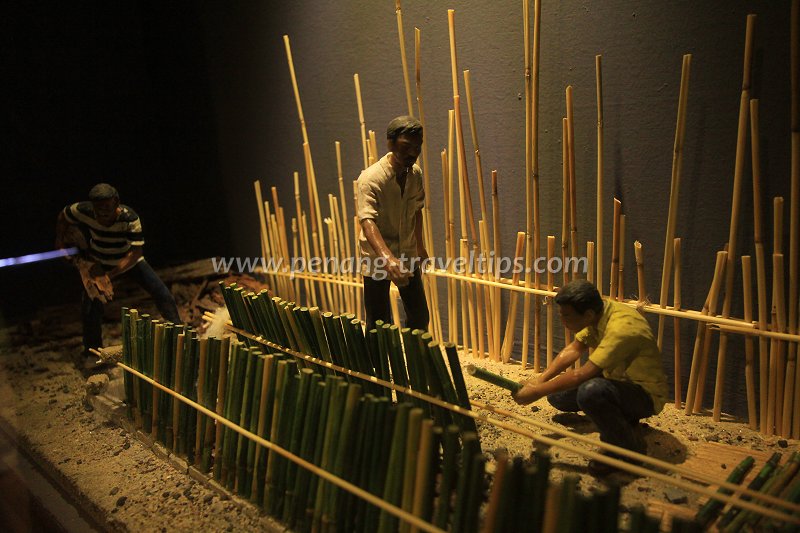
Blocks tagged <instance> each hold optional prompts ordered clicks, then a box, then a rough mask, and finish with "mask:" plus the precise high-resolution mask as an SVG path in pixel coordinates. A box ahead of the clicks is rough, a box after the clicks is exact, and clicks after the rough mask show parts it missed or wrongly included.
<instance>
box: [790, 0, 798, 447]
mask: <svg viewBox="0 0 800 533" xmlns="http://www.w3.org/2000/svg"><path fill="white" fill-rule="evenodd" d="M790 27H791V30H790V38H789V40H790V44H789V49H790V53H789V56H790V65H791V66H790V73H789V74H790V79H791V95H792V96H791V98H792V99H791V137H792V144H791V146H792V159H791V169H792V170H791V178H790V179H791V191H790V195H791V200H790V204H789V209H790V213H791V214H790V217H789V218H790V220H789V226H790V229H789V332H790V333H798V332H800V317H798V314H800V312H798V300H800V294H798V283H799V282H798V279H797V276H798V261H800V257H798V254H800V249H798V248H800V215H799V214H798V211H800V72H798V65H797V63H798V61H799V60H800V29H798V28H800V1H799V0H792V8H791V14H790ZM798 355H800V345H798V344H797V343H792V344H789V358H790V359H794V360H796V359H797V356H798ZM794 380H795V382H794V391H795V398H794V404H793V409H792V438H794V439H797V438H800V394H799V393H800V365H796V367H795V376H794Z"/></svg>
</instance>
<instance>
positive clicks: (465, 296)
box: [458, 238, 475, 356]
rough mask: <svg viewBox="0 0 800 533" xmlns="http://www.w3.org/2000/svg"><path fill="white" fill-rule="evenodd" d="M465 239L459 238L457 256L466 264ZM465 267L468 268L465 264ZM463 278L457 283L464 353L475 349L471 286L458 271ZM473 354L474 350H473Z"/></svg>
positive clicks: (462, 273)
mask: <svg viewBox="0 0 800 533" xmlns="http://www.w3.org/2000/svg"><path fill="white" fill-rule="evenodd" d="M466 241H467V239H465V238H462V239H461V240H459V242H458V244H459V252H458V254H459V255H458V257H459V259H460V260H461V264H462V265H466V264H467V242H466ZM465 268H468V267H466V266H465ZM460 274H461V275H462V276H463V277H464V278H465V279H464V280H463V281H462V282H461V283H459V290H460V292H461V331H462V332H463V337H462V344H463V345H464V355H466V354H467V353H469V352H470V351H474V350H475V342H474V341H475V328H474V327H473V325H474V323H475V309H474V308H473V305H472V286H471V285H470V284H469V283H467V279H466V278H467V276H466V275H465V274H464V272H461V273H460ZM473 356H474V352H473Z"/></svg>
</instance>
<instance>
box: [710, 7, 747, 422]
mask: <svg viewBox="0 0 800 533" xmlns="http://www.w3.org/2000/svg"><path fill="white" fill-rule="evenodd" d="M755 20H756V16H755V15H747V28H746V32H745V50H744V67H743V75H742V95H741V98H740V100H739V126H738V133H737V138H736V162H735V168H734V172H733V201H732V204H731V223H730V232H729V234H728V264H727V266H726V267H725V292H724V294H725V299H724V300H723V302H722V316H723V317H725V318H728V317H729V316H730V311H731V297H732V293H733V278H734V272H735V267H736V261H735V256H736V252H737V249H736V246H737V238H738V228H739V206H740V202H741V182H742V175H743V174H744V163H745V149H746V148H745V144H746V142H747V120H748V111H749V102H750V64H751V58H752V54H753V26H754V24H755ZM727 348H728V336H727V334H725V333H720V336H719V350H718V352H717V387H721V386H724V380H723V375H724V371H725V364H726V358H727ZM721 403H722V391H720V392H719V393H717V392H716V390H715V393H714V410H713V415H712V416H713V419H714V421H716V422H718V421H719V419H720V412H721V408H722V405H721Z"/></svg>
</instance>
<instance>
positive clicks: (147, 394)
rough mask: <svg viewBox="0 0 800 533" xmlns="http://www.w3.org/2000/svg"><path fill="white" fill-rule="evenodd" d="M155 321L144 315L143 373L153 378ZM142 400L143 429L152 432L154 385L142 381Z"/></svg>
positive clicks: (145, 431)
mask: <svg viewBox="0 0 800 533" xmlns="http://www.w3.org/2000/svg"><path fill="white" fill-rule="evenodd" d="M153 329H154V324H153V321H152V320H150V315H147V314H145V315H142V345H143V348H142V361H141V362H142V366H141V371H142V373H143V374H144V375H145V376H147V377H149V378H153V377H154V376H153ZM140 386H141V392H140V397H141V400H142V431H143V432H144V433H150V432H151V431H152V429H153V386H152V385H150V384H149V383H147V382H145V381H140Z"/></svg>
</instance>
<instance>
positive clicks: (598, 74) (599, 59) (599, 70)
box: [594, 54, 604, 294]
mask: <svg viewBox="0 0 800 533" xmlns="http://www.w3.org/2000/svg"><path fill="white" fill-rule="evenodd" d="M594 65H595V84H596V87H597V89H596V90H597V219H596V222H595V226H596V228H595V229H596V233H597V236H596V239H597V277H596V279H595V286H596V287H598V288H599V289H600V291H601V294H602V291H603V261H604V257H603V227H604V224H603V144H604V142H603V56H601V55H599V54H598V55H596V56H594Z"/></svg>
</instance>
